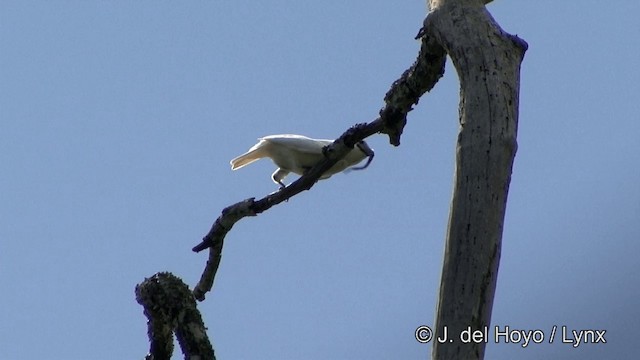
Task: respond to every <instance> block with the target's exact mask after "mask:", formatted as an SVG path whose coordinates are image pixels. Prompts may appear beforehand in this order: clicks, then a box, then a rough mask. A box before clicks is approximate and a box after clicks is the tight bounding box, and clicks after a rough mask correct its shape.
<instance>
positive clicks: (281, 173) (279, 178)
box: [271, 168, 289, 190]
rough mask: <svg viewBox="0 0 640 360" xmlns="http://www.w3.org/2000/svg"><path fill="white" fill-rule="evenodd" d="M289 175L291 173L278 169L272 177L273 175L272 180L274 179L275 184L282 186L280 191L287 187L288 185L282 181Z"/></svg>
mask: <svg viewBox="0 0 640 360" xmlns="http://www.w3.org/2000/svg"><path fill="white" fill-rule="evenodd" d="M287 175H289V172H288V171H287V170H283V169H280V168H278V170H276V171H275V172H274V173H273V174H272V175H271V179H273V182H275V183H276V184H279V185H280V190H282V189H284V188H285V187H286V185H285V184H284V183H283V182H282V179H284V178H285V176H287Z"/></svg>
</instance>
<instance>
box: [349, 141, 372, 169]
mask: <svg viewBox="0 0 640 360" xmlns="http://www.w3.org/2000/svg"><path fill="white" fill-rule="evenodd" d="M356 146H357V147H358V149H360V151H362V152H363V153H365V155H367V156H368V157H369V159H368V160H367V163H366V164H364V165H362V166H358V167H352V168H351V170H364V169H366V168H367V166H369V164H371V161H372V160H373V155H375V154H374V152H373V149H371V148H370V147H369V145H367V143H366V142H364V141H360V142H359V143H357V144H356Z"/></svg>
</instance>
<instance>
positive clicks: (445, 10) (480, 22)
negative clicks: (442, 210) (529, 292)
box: [423, 0, 527, 359]
mask: <svg viewBox="0 0 640 360" xmlns="http://www.w3.org/2000/svg"><path fill="white" fill-rule="evenodd" d="M486 2H487V1H482V0H466V1H463V0H432V1H430V4H429V5H430V8H431V12H430V13H429V15H428V16H427V19H426V20H425V27H424V29H423V34H424V37H430V38H434V39H435V40H436V42H438V43H439V44H440V45H441V46H442V47H443V48H444V49H445V50H446V52H447V54H448V55H449V56H450V57H451V59H452V61H453V64H454V66H455V68H456V70H457V72H458V76H459V78H460V105H459V116H460V117H459V120H460V131H459V135H458V143H457V147H456V168H455V180H454V191H453V197H452V202H451V209H450V214H449V226H448V231H447V238H446V244H445V255H444V262H443V269H442V279H441V284H440V294H439V300H438V307H437V310H436V322H435V324H436V339H434V342H433V351H432V357H433V358H434V359H482V358H483V357H484V350H485V342H483V341H481V342H469V343H463V342H461V341H460V337H459V336H460V334H461V333H462V332H463V331H464V330H467V329H469V327H470V329H471V331H473V330H482V329H484V328H485V327H488V326H489V324H490V322H491V310H492V306H493V297H494V293H495V289H496V281H497V275H498V267H499V260H500V248H501V242H502V230H503V221H504V216H505V210H506V202H507V194H508V190H509V183H510V180H511V170H512V165H513V160H514V157H515V153H516V148H517V142H516V135H517V128H518V93H519V87H520V85H519V81H520V64H521V62H522V59H523V56H524V52H525V51H526V48H527V45H526V43H525V42H524V41H522V40H520V39H519V38H517V37H515V36H512V35H509V34H507V33H506V32H504V31H503V30H502V29H501V28H500V27H499V26H498V24H497V23H496V22H495V20H494V19H493V18H492V17H491V15H490V14H489V13H488V11H487V10H486V8H485V6H484V3H486ZM445 328H446V330H447V334H448V339H447V340H446V341H444V342H439V341H438V340H437V339H438V338H443V337H444V335H445V333H444V331H443V330H444V329H445ZM484 340H487V341H488V340H489V339H484Z"/></svg>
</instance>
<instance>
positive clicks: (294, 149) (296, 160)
mask: <svg viewBox="0 0 640 360" xmlns="http://www.w3.org/2000/svg"><path fill="white" fill-rule="evenodd" d="M258 140H259V141H258V143H257V144H255V145H253V147H251V149H249V151H247V152H246V153H244V154H242V155H240V156H238V157H237V158H235V159H233V160H231V170H237V169H240V168H242V167H243V166H246V165H249V164H251V163H252V162H254V161H256V160H259V159H262V158H265V157H268V158H271V160H273V162H274V163H275V164H276V165H277V166H278V169H277V170H276V171H275V172H274V173H273V175H271V179H273V181H274V182H275V183H276V184H280V186H281V187H284V186H285V185H284V183H283V182H282V179H284V178H285V177H286V176H287V175H289V173H295V174H298V175H303V174H304V173H305V172H307V171H308V170H309V169H311V168H312V167H313V166H314V165H316V164H318V163H319V162H320V161H322V159H324V154H323V152H322V149H323V148H324V147H325V146H327V145H331V144H332V143H333V140H324V139H311V138H308V137H306V136H302V135H292V134H284V135H269V136H265V137H263V138H259V139H258ZM373 155H374V153H373V150H371V148H370V147H369V145H367V143H366V142H364V141H360V142H358V143H357V144H356V146H355V147H354V148H353V149H352V150H351V151H350V152H349V153H348V154H347V156H345V157H344V158H342V159H340V160H339V161H338V162H337V163H336V164H335V165H333V166H332V167H331V168H330V169H329V170H327V171H326V172H325V173H324V174H322V176H321V177H320V179H328V178H330V177H331V175H333V174H336V173H339V172H341V171H344V170H345V169H347V168H349V167H351V166H353V165H356V164H357V163H359V162H360V161H362V160H364V158H366V157H369V160H368V161H367V163H366V164H365V165H364V166H360V167H354V168H352V169H353V170H362V169H364V168H366V167H367V166H369V164H370V163H371V160H373Z"/></svg>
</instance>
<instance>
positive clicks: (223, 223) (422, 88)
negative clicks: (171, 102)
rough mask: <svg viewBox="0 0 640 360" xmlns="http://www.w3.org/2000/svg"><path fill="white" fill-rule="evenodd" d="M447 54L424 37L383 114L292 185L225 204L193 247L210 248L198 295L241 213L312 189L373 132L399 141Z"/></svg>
mask: <svg viewBox="0 0 640 360" xmlns="http://www.w3.org/2000/svg"><path fill="white" fill-rule="evenodd" d="M445 60H446V53H445V51H444V49H443V48H442V47H441V46H440V45H438V43H436V42H435V41H433V40H432V39H431V38H428V37H422V45H421V48H420V52H419V54H418V58H417V59H416V61H415V62H414V64H413V65H412V66H411V67H410V68H409V69H407V70H406V71H405V72H404V73H403V74H402V76H401V77H400V78H399V79H398V80H396V81H395V82H394V83H393V84H392V86H391V89H390V90H389V91H388V92H387V94H386V95H385V98H384V101H385V107H384V108H382V109H381V110H380V117H378V118H377V119H375V120H373V121H372V122H370V123H368V124H357V125H355V126H353V127H351V128H350V129H348V130H347V131H346V132H345V133H344V134H342V135H341V136H340V137H339V138H338V139H337V140H336V141H335V142H334V143H333V144H331V145H330V146H328V147H327V148H326V151H325V156H326V158H325V159H324V160H323V161H321V162H320V163H318V164H317V165H316V166H314V167H313V168H312V169H311V170H310V171H309V172H308V173H306V174H304V175H303V176H301V177H300V178H299V179H298V180H296V181H294V182H293V183H291V184H290V185H289V186H287V187H285V188H283V189H281V190H280V191H277V192H275V193H272V194H269V195H267V196H265V197H264V198H262V199H260V200H257V201H256V200H255V198H249V199H246V200H243V201H240V202H238V203H236V204H233V205H231V206H228V207H226V208H225V209H224V210H222V214H221V215H220V216H219V217H218V218H217V219H216V220H215V222H214V223H213V225H212V227H211V230H209V232H208V233H207V235H205V236H204V238H203V239H202V242H201V243H200V244H198V245H196V246H195V247H194V248H193V251H195V252H200V251H202V250H204V249H207V248H209V259H208V261H207V264H206V266H205V269H204V271H203V273H202V276H201V277H200V281H199V282H198V284H197V285H196V286H195V288H194V290H193V294H194V296H195V298H196V299H198V300H200V301H203V300H204V299H205V294H206V293H207V292H209V291H211V288H212V287H213V281H214V279H215V275H216V272H217V270H218V266H219V265H220V259H221V256H222V246H223V244H224V238H225V236H226V235H227V233H228V232H229V231H230V230H231V228H232V227H233V225H234V224H235V223H236V222H238V221H239V220H240V219H242V218H244V217H246V216H256V215H258V214H260V213H261V212H263V211H266V210H268V209H269V208H271V207H272V206H274V205H277V204H279V203H281V202H283V201H287V200H288V199H290V198H291V197H292V196H295V195H296V194H298V193H300V192H302V191H305V190H309V189H311V187H313V185H314V184H315V183H316V182H317V181H318V179H319V178H320V176H321V175H322V174H323V173H324V172H325V171H327V170H328V169H330V168H331V167H332V166H333V165H334V164H335V163H336V162H338V161H339V160H340V159H342V158H343V157H344V156H345V155H346V154H347V153H348V152H349V151H350V150H351V149H353V146H354V145H355V144H356V143H357V142H359V141H361V140H364V139H365V138H367V137H369V136H371V135H373V134H376V133H383V134H387V135H388V136H389V142H390V143H391V144H392V145H394V146H398V145H400V136H401V135H402V131H403V129H404V126H405V124H406V122H407V113H408V112H409V111H411V110H412V109H413V105H415V104H417V103H418V100H419V99H420V97H421V96H422V95H423V94H424V93H425V92H427V91H429V90H431V89H432V88H433V87H434V86H435V84H436V82H437V81H438V80H439V79H440V78H441V77H442V74H444V64H445Z"/></svg>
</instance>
